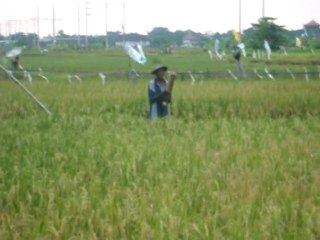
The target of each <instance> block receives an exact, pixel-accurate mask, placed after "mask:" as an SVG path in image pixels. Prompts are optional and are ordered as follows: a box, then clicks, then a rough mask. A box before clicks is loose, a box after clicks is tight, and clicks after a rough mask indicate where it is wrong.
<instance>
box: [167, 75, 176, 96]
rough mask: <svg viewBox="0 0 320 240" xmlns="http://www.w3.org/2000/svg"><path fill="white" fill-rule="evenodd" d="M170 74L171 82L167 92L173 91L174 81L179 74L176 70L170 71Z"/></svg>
mask: <svg viewBox="0 0 320 240" xmlns="http://www.w3.org/2000/svg"><path fill="white" fill-rule="evenodd" d="M168 74H169V84H168V86H167V92H169V93H171V92H172V90H173V86H174V81H175V80H176V77H177V74H176V73H175V72H168Z"/></svg>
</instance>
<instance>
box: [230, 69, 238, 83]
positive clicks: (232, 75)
mask: <svg viewBox="0 0 320 240" xmlns="http://www.w3.org/2000/svg"><path fill="white" fill-rule="evenodd" d="M228 73H229V74H230V76H231V77H232V78H233V79H234V80H236V81H238V80H239V79H238V77H237V76H236V75H234V73H233V72H232V71H231V70H230V69H229V70H228Z"/></svg>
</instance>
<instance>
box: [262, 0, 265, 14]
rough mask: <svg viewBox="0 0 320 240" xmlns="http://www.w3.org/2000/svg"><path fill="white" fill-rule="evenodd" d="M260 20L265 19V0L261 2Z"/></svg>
mask: <svg viewBox="0 0 320 240" xmlns="http://www.w3.org/2000/svg"><path fill="white" fill-rule="evenodd" d="M262 18H265V0H262Z"/></svg>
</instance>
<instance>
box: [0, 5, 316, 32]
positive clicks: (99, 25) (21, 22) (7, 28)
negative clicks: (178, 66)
mask: <svg viewBox="0 0 320 240" xmlns="http://www.w3.org/2000/svg"><path fill="white" fill-rule="evenodd" d="M88 1H89V4H88V8H90V10H89V11H88V12H89V14H90V16H89V17H88V33H89V34H104V33H105V31H106V30H105V29H106V0H88ZM107 1H108V3H109V4H108V11H107V12H108V18H107V19H108V21H107V22H108V30H109V31H117V30H118V31H120V30H121V26H122V23H123V21H124V20H123V19H124V14H123V1H124V0H107ZM0 3H1V6H0V32H1V33H2V34H8V33H9V32H11V33H12V32H15V31H23V32H36V22H35V21H33V20H32V19H35V18H36V16H37V6H39V10H40V11H39V12H40V19H41V21H40V34H41V35H42V36H43V35H48V34H52V31H53V27H52V21H51V20H50V19H52V15H53V14H52V6H55V12H56V14H55V15H56V18H57V21H56V31H58V30H60V29H63V30H64V31H65V32H66V33H67V34H77V33H78V0H55V1H53V0H1V2H0ZM79 3H80V4H79V6H80V7H79V9H80V14H79V15H80V32H81V34H85V33H86V24H85V23H86V0H79ZM125 3H126V4H125V6H126V7H125V23H126V24H125V26H126V32H139V33H142V34H145V33H147V32H148V31H150V30H152V28H153V27H157V26H162V27H168V28H169V29H170V30H171V31H175V30H178V29H180V30H187V29H192V30H194V31H198V32H203V33H204V32H226V31H228V30H230V29H238V26H239V23H238V22H239V17H238V16H239V13H238V12H239V0H196V1H195V0H158V1H156V0H125ZM265 5H266V8H265V9H266V10H265V13H266V16H271V17H275V18H277V19H278V20H277V23H278V24H281V25H284V26H286V27H287V28H288V29H299V28H301V27H302V25H303V24H304V23H307V22H309V21H310V20H312V19H314V20H316V21H320V14H319V13H320V0H265ZM242 14H243V18H242V23H243V24H242V25H243V29H245V28H248V27H250V24H251V23H254V22H257V20H258V19H259V18H260V17H261V16H262V0H242ZM9 20H11V24H10V25H9V24H8V21H9ZM12 20H18V21H12Z"/></svg>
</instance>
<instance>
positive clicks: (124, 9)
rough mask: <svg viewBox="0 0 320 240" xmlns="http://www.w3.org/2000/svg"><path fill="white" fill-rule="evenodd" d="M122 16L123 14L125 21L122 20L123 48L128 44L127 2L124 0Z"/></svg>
mask: <svg viewBox="0 0 320 240" xmlns="http://www.w3.org/2000/svg"><path fill="white" fill-rule="evenodd" d="M122 14H123V16H122V17H123V19H122V31H123V38H122V42H123V46H124V44H125V42H126V1H125V0H123V4H122Z"/></svg>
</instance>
